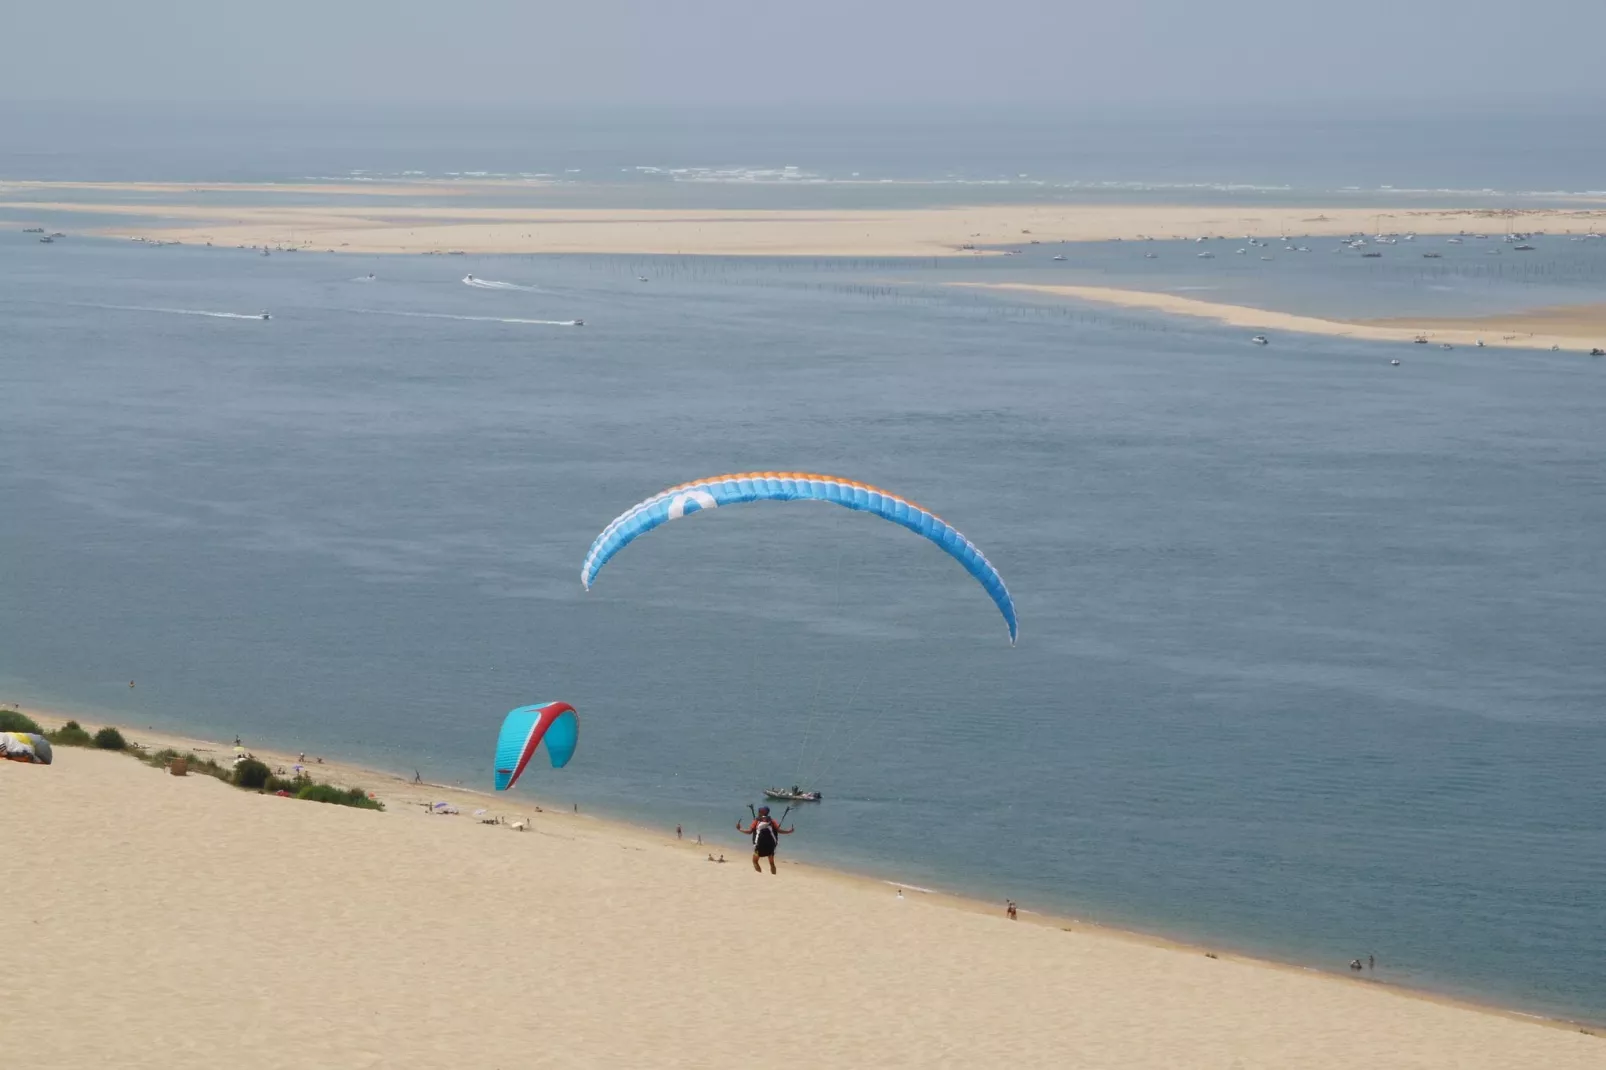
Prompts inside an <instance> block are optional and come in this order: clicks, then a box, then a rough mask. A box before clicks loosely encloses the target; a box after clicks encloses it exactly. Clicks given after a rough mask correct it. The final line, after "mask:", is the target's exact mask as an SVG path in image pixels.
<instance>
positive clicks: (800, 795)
mask: <svg viewBox="0 0 1606 1070" xmlns="http://www.w3.org/2000/svg"><path fill="white" fill-rule="evenodd" d="M764 798H766V799H776V800H778V801H780V802H819V801H820V800H821V799H823V798H825V796H823V795H821V794H820V793H819V792H817V791H804V790H803V789H802V788H800V787H798V786H797V785H796V784H793V785H792V786H791V788H789V789H782V788H765V789H764Z"/></svg>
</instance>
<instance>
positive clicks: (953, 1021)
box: [0, 748, 1606, 1070]
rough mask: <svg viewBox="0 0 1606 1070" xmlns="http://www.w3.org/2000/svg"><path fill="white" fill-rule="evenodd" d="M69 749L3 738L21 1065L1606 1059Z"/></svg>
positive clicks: (1515, 1029)
mask: <svg viewBox="0 0 1606 1070" xmlns="http://www.w3.org/2000/svg"><path fill="white" fill-rule="evenodd" d="M57 753H58V758H57V764H56V765H54V766H50V767H31V766H30V767H25V766H17V765H8V764H6V763H0V809H3V812H4V813H5V814H6V817H7V834H6V840H7V849H6V851H5V852H3V853H0V889H4V895H5V902H6V906H7V913H8V922H9V924H8V928H7V931H8V939H7V941H6V944H7V947H6V951H5V957H4V968H3V969H0V1007H3V1008H4V1009H5V1011H6V1013H7V1018H8V1021H7V1025H6V1031H5V1036H4V1040H3V1044H0V1064H3V1065H5V1066H8V1067H11V1066H15V1067H19V1068H20V1067H29V1068H37V1070H42V1068H54V1067H64V1068H65V1067H72V1068H80V1067H89V1066H115V1067H122V1068H136V1067H164V1068H181V1067H198V1066H209V1067H210V1066H227V1067H231V1068H247V1067H274V1068H284V1067H311V1066H317V1067H327V1068H335V1067H342V1068H343V1067H385V1068H396V1070H401V1068H413V1067H419V1068H422V1067H440V1068H482V1067H483V1068H492V1067H569V1066H576V1067H583V1066H604V1065H607V1066H698V1067H721V1066H754V1065H794V1066H795V1065H802V1066H833V1067H834V1066H889V1067H891V1066H910V1067H913V1066H967V1067H979V1066H999V1067H1002V1066H1018V1067H1156V1068H1158V1067H1168V1068H1174V1067H1193V1068H1214V1067H1220V1068H1223V1070H1225V1068H1228V1067H1234V1068H1244V1070H1247V1068H1253V1067H1267V1068H1270V1067H1277V1068H1288V1067H1300V1068H1306V1070H1313V1068H1320V1067H1356V1066H1366V1067H1371V1068H1381V1067H1435V1068H1438V1067H1511V1068H1519V1067H1520V1068H1532V1067H1546V1068H1548V1070H1569V1068H1579V1070H1583V1068H1585V1067H1588V1068H1591V1070H1598V1068H1599V1067H1601V1066H1603V1065H1606V1042H1603V1041H1602V1040H1601V1039H1599V1038H1597V1037H1594V1036H1586V1035H1583V1034H1580V1033H1578V1032H1576V1031H1572V1030H1568V1029H1564V1028H1555V1027H1549V1026H1545V1025H1540V1024H1534V1023H1529V1022H1525V1021H1521V1020H1518V1019H1514V1018H1511V1017H1506V1016H1501V1015H1497V1014H1488V1013H1482V1012H1479V1011H1476V1010H1471V1009H1467V1008H1463V1007H1456V1006H1450V1005H1446V1004H1442V1003H1436V1002H1433V1001H1429V1000H1425V999H1419V998H1414V997H1410V996H1406V995H1402V994H1399V993H1394V992H1390V991H1388V990H1386V989H1383V988H1381V987H1378V986H1375V985H1369V984H1365V983H1361V982H1350V981H1348V980H1345V979H1334V978H1329V977H1322V976H1316V975H1310V974H1306V973H1302V972H1299V971H1293V970H1287V969H1281V968H1277V967H1272V966H1267V965H1263V964H1259V963H1253V962H1240V961H1231V960H1227V959H1222V960H1212V959H1207V958H1205V957H1204V956H1203V955H1202V954H1201V953H1199V952H1195V951H1186V950H1178V949H1174V948H1167V947H1158V946H1150V945H1146V944H1144V943H1142V942H1139V941H1134V940H1128V939H1123V938H1120V937H1117V936H1112V935H1109V934H1103V933H1097V932H1086V933H1084V932H1075V933H1067V932H1061V931H1059V930H1058V929H1055V928H1050V927H1045V926H1040V925H1030V924H1024V923H1021V924H1012V923H1010V922H1008V921H1006V920H1004V919H1003V918H1002V917H997V916H983V915H980V914H977V913H973V912H969V911H965V910H960V909H955V908H954V907H952V906H949V905H945V904H943V903H940V902H937V901H929V900H926V899H924V898H923V897H921V896H917V895H911V896H910V897H908V898H907V899H904V900H899V899H897V898H896V897H895V895H894V893H893V891H892V890H891V889H890V888H882V887H880V886H876V885H871V884H867V883H864V882H853V881H849V880H844V879H842V878H839V877H836V876H833V875H831V874H828V873H823V872H819V871H813V870H808V869H805V868H802V867H787V868H785V869H783V871H782V874H781V875H780V876H779V877H770V876H768V875H764V876H762V877H761V876H759V875H757V874H754V873H753V872H752V871H751V869H749V868H747V867H746V866H745V865H743V864H736V865H725V866H719V865H710V864H709V863H708V862H707V861H705V860H704V857H703V855H702V854H701V853H700V852H699V851H697V850H695V849H692V848H687V847H681V846H677V845H675V844H673V843H665V842H660V841H659V840H658V839H657V838H655V837H654V836H652V835H651V834H649V833H645V832H643V833H632V832H629V831H621V830H617V829H614V828H612V827H608V826H600V825H594V824H592V823H589V822H586V821H584V820H581V819H575V818H572V817H570V816H568V815H562V816H559V815H551V814H546V815H540V816H539V817H538V818H537V822H536V825H535V828H534V830H533V831H531V832H528V833H517V832H513V831H511V830H510V829H508V828H507V827H505V826H504V827H492V826H484V825H480V824H478V823H477V822H474V821H473V820H471V819H470V818H468V817H466V816H465V817H459V818H442V817H429V816H426V815H425V814H424V813H423V812H422V810H421V809H417V810H414V809H400V808H398V809H395V810H392V811H390V812H386V813H373V812H366V811H357V810H350V809H345V808H341V807H334V806H325V805H320V804H316V803H310V802H298V801H294V800H286V799H278V798H273V797H269V796H258V795H253V794H248V793H244V792H240V791H237V790H234V789H232V788H229V787H227V786H225V785H223V784H220V783H218V782H217V781H215V780H212V779H210V778H205V777H194V776H192V777H187V778H178V777H171V776H168V775H166V774H165V773H163V772H161V771H159V770H155V769H152V768H150V767H147V766H144V765H142V764H140V763H138V762H135V761H133V760H131V759H129V758H126V757H122V756H118V755H112V754H105V753H99V752H85V751H77V750H68V749H67V748H59V749H58V752H57ZM783 976H790V977H794V978H797V980H796V981H793V982H785V981H781V980H780V978H781V977H783Z"/></svg>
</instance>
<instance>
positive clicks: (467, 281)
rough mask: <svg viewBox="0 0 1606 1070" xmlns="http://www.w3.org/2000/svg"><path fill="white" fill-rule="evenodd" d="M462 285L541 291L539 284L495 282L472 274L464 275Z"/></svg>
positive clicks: (526, 291) (531, 291) (527, 291)
mask: <svg viewBox="0 0 1606 1070" xmlns="http://www.w3.org/2000/svg"><path fill="white" fill-rule="evenodd" d="M463 285H464V286H473V287H474V288H476V289H479V290H520V291H522V292H524V293H530V294H538V293H540V292H541V287H539V286H521V285H520V284H519V283H516V282H497V281H496V280H495V279H476V278H475V277H474V276H473V275H464V276H463Z"/></svg>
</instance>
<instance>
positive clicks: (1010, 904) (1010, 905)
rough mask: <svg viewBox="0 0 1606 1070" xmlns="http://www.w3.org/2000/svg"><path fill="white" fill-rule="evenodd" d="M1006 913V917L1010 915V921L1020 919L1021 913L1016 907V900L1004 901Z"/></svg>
mask: <svg viewBox="0 0 1606 1070" xmlns="http://www.w3.org/2000/svg"><path fill="white" fill-rule="evenodd" d="M1004 913H1005V914H1006V915H1008V917H1009V920H1010V921H1015V920H1017V919H1018V917H1019V912H1018V910H1017V909H1016V907H1015V900H1013V899H1006V900H1004Z"/></svg>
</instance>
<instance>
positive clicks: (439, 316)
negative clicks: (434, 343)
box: [341, 308, 585, 327]
mask: <svg viewBox="0 0 1606 1070" xmlns="http://www.w3.org/2000/svg"><path fill="white" fill-rule="evenodd" d="M341 311H344V312H352V313H355V314H357V315H359V316H407V317H410V318H413V319H425V320H462V321H464V322H467V323H517V324H530V325H534V326H538V327H584V326H585V322H584V321H583V320H532V319H519V318H517V317H513V316H456V315H453V314H452V313H450V312H399V311H395V310H387V309H382V308H347V309H342V310H341Z"/></svg>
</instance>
